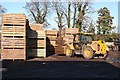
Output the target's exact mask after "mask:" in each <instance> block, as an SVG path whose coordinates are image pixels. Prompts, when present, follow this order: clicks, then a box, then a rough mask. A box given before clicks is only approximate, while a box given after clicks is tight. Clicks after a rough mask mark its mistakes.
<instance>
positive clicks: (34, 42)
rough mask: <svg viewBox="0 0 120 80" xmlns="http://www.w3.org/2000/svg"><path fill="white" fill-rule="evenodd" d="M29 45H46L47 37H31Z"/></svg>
mask: <svg viewBox="0 0 120 80" xmlns="http://www.w3.org/2000/svg"><path fill="white" fill-rule="evenodd" d="M28 46H29V47H46V39H45V38H38V39H37V38H31V39H29V44H28Z"/></svg>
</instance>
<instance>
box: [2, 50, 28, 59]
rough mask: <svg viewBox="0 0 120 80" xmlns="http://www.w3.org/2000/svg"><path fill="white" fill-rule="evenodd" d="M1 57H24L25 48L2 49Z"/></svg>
mask: <svg viewBox="0 0 120 80" xmlns="http://www.w3.org/2000/svg"><path fill="white" fill-rule="evenodd" d="M1 59H24V60H25V59H26V56H25V49H2V54H1Z"/></svg>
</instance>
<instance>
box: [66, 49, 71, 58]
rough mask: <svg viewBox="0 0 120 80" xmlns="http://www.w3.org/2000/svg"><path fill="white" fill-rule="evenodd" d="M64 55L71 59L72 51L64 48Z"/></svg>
mask: <svg viewBox="0 0 120 80" xmlns="http://www.w3.org/2000/svg"><path fill="white" fill-rule="evenodd" d="M65 55H66V56H67V57H71V56H72V50H71V49H70V48H69V47H66V51H65Z"/></svg>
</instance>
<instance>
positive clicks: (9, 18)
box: [2, 14, 26, 25]
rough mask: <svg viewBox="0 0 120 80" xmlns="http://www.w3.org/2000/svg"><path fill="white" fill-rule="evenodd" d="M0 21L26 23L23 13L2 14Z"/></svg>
mask: <svg viewBox="0 0 120 80" xmlns="http://www.w3.org/2000/svg"><path fill="white" fill-rule="evenodd" d="M2 23H4V24H19V25H24V24H25V23H26V16H25V15H24V14H3V15H2Z"/></svg>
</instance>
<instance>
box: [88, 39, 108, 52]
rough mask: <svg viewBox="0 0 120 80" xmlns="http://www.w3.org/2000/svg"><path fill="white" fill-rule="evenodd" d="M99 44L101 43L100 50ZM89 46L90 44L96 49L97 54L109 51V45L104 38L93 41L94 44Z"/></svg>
mask: <svg viewBox="0 0 120 80" xmlns="http://www.w3.org/2000/svg"><path fill="white" fill-rule="evenodd" d="M102 42H103V43H102ZM98 45H100V49H99V51H98ZM87 46H90V47H91V48H92V49H93V50H94V51H96V52H95V53H96V54H105V53H106V52H107V51H109V48H108V47H107V45H106V43H105V41H102V40H98V41H92V44H87Z"/></svg>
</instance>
